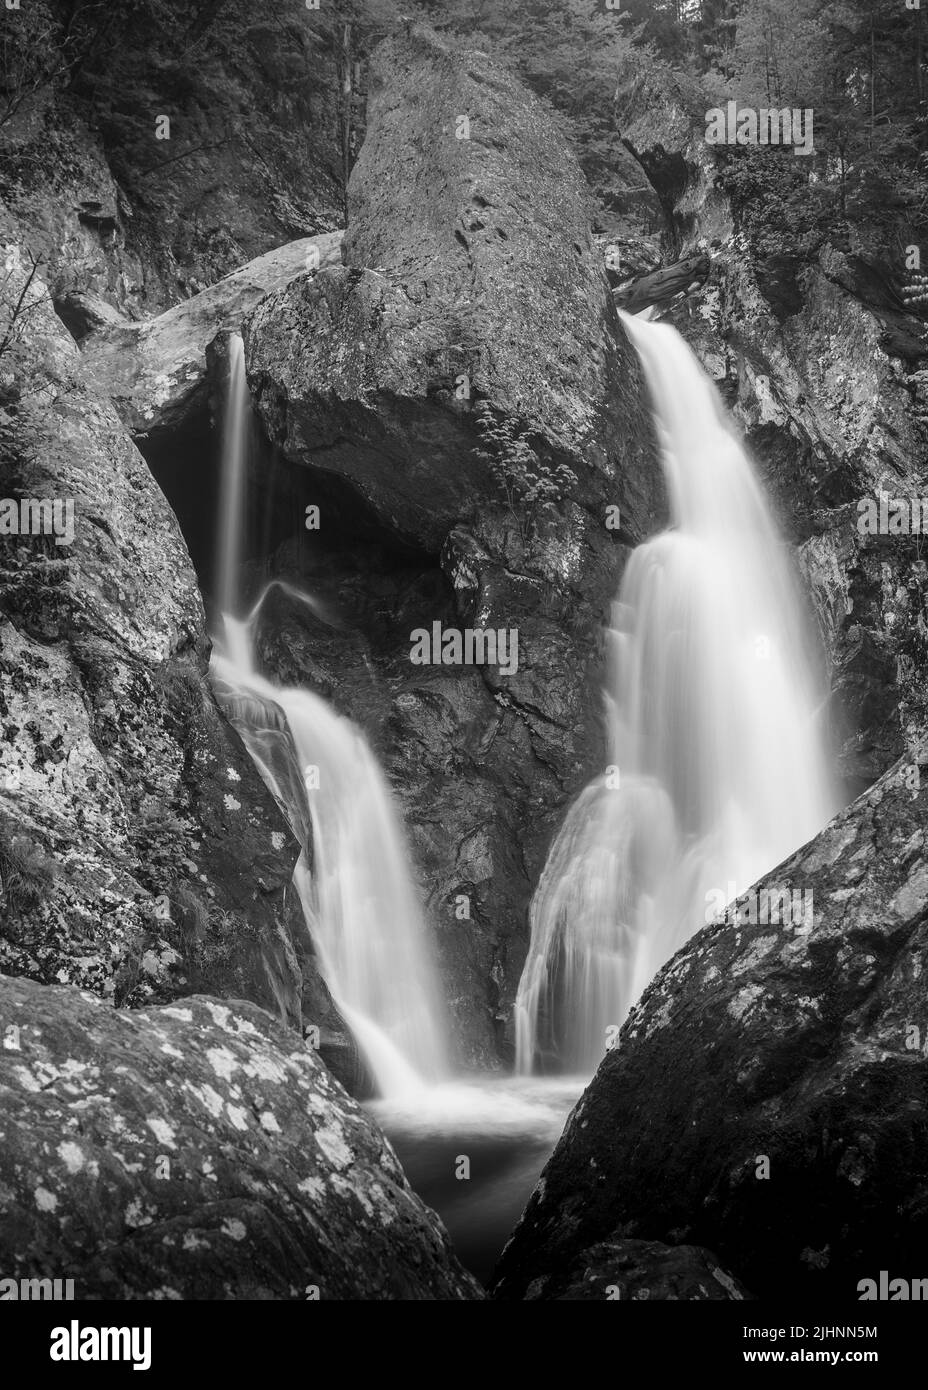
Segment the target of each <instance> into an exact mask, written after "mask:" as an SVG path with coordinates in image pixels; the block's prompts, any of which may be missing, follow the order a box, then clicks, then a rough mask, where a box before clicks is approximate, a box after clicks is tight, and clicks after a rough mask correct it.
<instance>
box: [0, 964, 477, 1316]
mask: <svg viewBox="0 0 928 1390" xmlns="http://www.w3.org/2000/svg"><path fill="white" fill-rule="evenodd" d="M0 1018H2V1020H3V1047H2V1048H0V1097H2V1106H0V1137H2V1142H0V1187H2V1189H3V1192H4V1201H3V1206H2V1212H0V1250H2V1251H3V1259H4V1273H5V1274H6V1275H9V1276H10V1277H12V1278H41V1277H58V1276H61V1274H62V1271H67V1275H68V1277H69V1278H73V1280H74V1284H75V1296H76V1298H77V1299H79V1300H81V1299H140V1300H148V1299H285V1300H304V1299H307V1298H312V1299H317V1298H318V1299H320V1300H325V1299H345V1298H348V1299H362V1300H363V1299H378V1300H379V1299H472V1298H479V1297H482V1291H481V1290H480V1289H479V1287H478V1285H477V1284H476V1283H475V1281H474V1280H473V1279H472V1278H471V1277H470V1276H469V1275H468V1274H466V1273H465V1272H464V1270H463V1269H462V1268H461V1266H460V1265H459V1264H458V1262H457V1261H456V1260H455V1258H454V1256H453V1255H452V1253H451V1251H450V1248H449V1245H448V1239H447V1236H446V1235H445V1232H444V1230H443V1228H442V1226H441V1224H440V1222H439V1221H438V1218H437V1217H436V1216H435V1215H434V1213H432V1212H431V1211H429V1209H428V1208H427V1207H425V1206H424V1205H423V1204H422V1202H420V1201H419V1199H418V1198H417V1197H416V1196H414V1194H413V1193H412V1191H411V1190H410V1188H409V1185H408V1183H407V1182H406V1179H405V1177H404V1176H403V1172H402V1169H401V1168H400V1166H399V1163H398V1162H397V1160H396V1157H395V1155H394V1153H393V1151H392V1149H391V1148H390V1146H389V1144H388V1143H387V1141H386V1140H385V1139H384V1137H383V1135H382V1134H381V1133H380V1131H379V1130H378V1129H377V1128H376V1127H375V1126H374V1125H373V1124H372V1123H371V1122H370V1121H369V1120H368V1119H367V1118H366V1116H365V1115H364V1113H363V1111H362V1110H361V1109H360V1108H359V1107H358V1106H357V1105H356V1104H355V1103H354V1102H353V1101H351V1100H350V1099H349V1098H348V1096H347V1095H346V1094H345V1093H344V1091H343V1090H342V1089H341V1087H340V1086H339V1085H338V1083H337V1082H335V1081H333V1080H332V1078H331V1077H330V1075H329V1073H328V1072H327V1070H326V1068H325V1067H324V1066H323V1065H322V1064H321V1062H319V1061H318V1060H317V1058H316V1056H315V1055H314V1053H313V1051H312V1049H311V1048H308V1047H306V1046H304V1044H303V1043H302V1042H301V1040H300V1039H299V1038H298V1037H297V1036H295V1035H294V1034H293V1033H292V1032H291V1031H289V1030H287V1029H283V1028H281V1027H279V1026H278V1025H276V1024H275V1023H274V1022H273V1020H272V1019H271V1018H270V1017H269V1016H268V1015H267V1014H266V1013H264V1012H263V1011H262V1010H261V1009H258V1008H255V1007H254V1006H253V1005H250V1004H246V1003H243V1002H241V1001H238V1000H232V1001H228V1002H225V1003H219V1002H218V1001H215V1000H212V999H204V998H200V997H193V998H190V999H188V1000H185V1001H184V1002H183V1004H177V1005H171V1006H168V1007H164V1008H155V1009H150V1010H145V1011H133V1012H117V1011H116V1010H113V1009H111V1008H109V1007H107V1006H106V1005H105V1004H101V1003H100V1002H99V1001H98V1000H97V999H95V998H94V997H93V996H90V995H86V994H82V993H80V992H78V991H77V990H73V989H59V988H51V989H49V988H42V987H40V986H37V985H33V984H31V983H29V982H27V981H24V980H10V979H6V978H4V977H0Z"/></svg>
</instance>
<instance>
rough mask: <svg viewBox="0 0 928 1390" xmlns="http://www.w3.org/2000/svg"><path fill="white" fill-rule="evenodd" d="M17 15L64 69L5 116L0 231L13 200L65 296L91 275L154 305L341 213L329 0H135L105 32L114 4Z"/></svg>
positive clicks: (340, 219)
mask: <svg viewBox="0 0 928 1390" xmlns="http://www.w3.org/2000/svg"><path fill="white" fill-rule="evenodd" d="M49 10H51V11H52V13H51V14H49V13H48V11H49ZM16 19H17V21H18V23H19V24H20V28H22V26H23V25H27V24H30V23H31V24H32V25H33V26H34V27H35V28H37V30H38V37H39V41H40V43H41V45H42V49H43V62H47V64H48V71H49V72H55V71H58V70H61V71H67V74H68V80H67V81H61V82H57V81H56V82H53V83H52V82H49V83H42V84H37V87H36V90H35V91H34V92H32V93H30V94H29V96H28V98H27V100H26V101H25V102H24V103H23V105H22V107H20V109H19V111H18V113H17V116H16V117H15V118H14V119H13V120H8V121H6V122H5V124H4V128H3V134H4V145H5V152H6V156H7V157H5V159H4V161H3V167H2V169H0V235H2V234H3V232H5V231H6V230H7V229H6V227H5V226H4V212H5V211H7V210H8V211H9V213H10V214H11V216H12V218H13V219H14V220H15V223H16V225H17V226H18V228H19V230H20V232H21V234H22V239H23V241H24V242H25V244H26V245H28V246H30V247H32V249H33V250H35V252H36V253H37V254H40V255H42V256H43V257H44V258H45V268H44V278H45V279H46V281H47V282H48V284H49V287H50V289H51V292H52V294H53V295H54V297H55V299H56V300H58V299H61V298H63V297H64V296H66V295H67V294H69V293H71V292H88V293H91V294H97V295H101V296H102V297H103V298H105V299H106V300H107V301H108V302H109V303H111V304H112V305H114V306H115V307H116V308H118V309H119V310H120V311H121V312H122V313H124V314H126V315H128V317H129V318H131V319H142V318H148V317H150V316H151V315H153V314H158V313H160V312H161V311H162V310H164V309H167V308H169V307H170V306H171V305H172V304H174V303H175V302H176V301H177V300H178V299H185V298H189V297H190V296H191V295H193V294H196V293H197V292H198V291H199V290H202V289H203V288H204V287H205V286H207V285H211V284H214V283H215V282H216V281H218V280H220V279H222V277H223V276H225V275H227V274H228V273H229V272H230V271H232V270H234V269H236V268H237V267H239V266H242V265H244V264H245V263H246V262H248V261H250V260H252V259H254V258H255V257H258V256H261V255H263V254H264V253H265V252H267V251H269V250H270V249H271V248H273V247H276V246H280V245H282V244H283V243H285V242H289V241H292V240H294V239H295V238H303V237H310V236H319V235H322V234H324V233H327V232H330V231H333V230H335V229H336V228H338V227H340V226H343V225H344V179H345V173H344V169H343V158H342V153H341V151H340V150H339V149H338V148H337V145H338V135H339V120H340V110H341V108H342V107H343V105H344V98H343V95H342V86H343V76H342V74H341V73H340V64H341V63H342V62H343V61H344V51H343V42H342V34H341V24H340V21H339V19H338V17H337V16H336V15H335V14H333V15H331V17H330V15H329V13H328V9H327V6H326V5H324V4H323V5H322V7H321V10H319V9H317V10H316V11H310V10H308V9H307V8H306V6H305V5H302V4H299V5H297V4H294V3H293V0H263V3H262V4H261V5H260V6H258V7H256V6H255V5H253V4H252V3H251V0H222V3H221V4H212V3H211V4H209V5H208V6H207V7H205V8H201V9H200V11H199V12H198V14H197V15H196V17H195V18H194V17H191V16H190V15H189V14H187V13H185V12H184V11H182V10H175V9H171V8H170V7H166V6H165V5H163V4H162V3H160V0H139V3H132V4H116V5H112V6H110V7H109V9H108V13H107V23H106V34H105V38H103V39H102V40H101V31H100V24H99V20H100V16H99V15H97V14H96V13H94V12H93V11H89V10H87V8H86V7H81V12H80V13H74V12H72V9H71V6H70V5H69V4H63V3H62V0H30V2H29V5H28V6H27V7H26V10H25V11H24V12H23V13H22V15H21V16H18V17H16ZM364 28H365V26H364V25H363V23H362V25H360V26H355V28H354V38H353V40H352V51H351V52H350V54H349V59H350V60H351V62H352V64H354V63H355V62H357V63H358V64H359V65H363V60H364V53H363V51H362V49H361V47H360V42H359V41H360V34H361V31H362V30H363V29H364ZM336 36H337V37H336ZM56 46H57V52H56V51H55V50H56ZM46 54H47V58H46V57H44V55H46ZM355 85H356V86H359V94H360V91H361V90H363V80H362V82H361V84H358V83H357V82H356V84H355ZM351 104H352V106H353V107H356V105H357V101H356V97H354V96H352V98H351ZM165 117H166V118H167V119H168V120H169V121H170V129H169V131H168V130H163V131H162V134H163V135H165V136H168V137H169V138H166V139H159V138H158V127H157V122H159V121H160V122H162V124H163V122H164V118H165ZM354 125H355V129H356V131H357V133H358V134H360V133H362V131H363V120H361V119H360V113H359V112H357V113H356V115H355V121H354Z"/></svg>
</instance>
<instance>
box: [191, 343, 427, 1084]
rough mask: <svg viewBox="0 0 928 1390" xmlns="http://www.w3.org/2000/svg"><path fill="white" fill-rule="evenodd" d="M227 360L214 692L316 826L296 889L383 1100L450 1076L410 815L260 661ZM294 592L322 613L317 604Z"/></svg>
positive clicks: (302, 697) (353, 738)
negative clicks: (240, 610) (409, 838)
mask: <svg viewBox="0 0 928 1390" xmlns="http://www.w3.org/2000/svg"><path fill="white" fill-rule="evenodd" d="M229 358H230V382H229V396H228V405H227V411H226V418H225V428H224V437H223V476H222V498H221V532H220V540H219V563H218V594H219V596H220V599H221V604H222V631H221V633H220V634H219V635H218V636H217V638H216V641H215V644H214V651H213V657H212V662H211V674H212V678H213V683H214V689H215V690H216V694H217V698H218V699H219V701H220V704H221V705H222V707H223V709H224V710H225V711H226V713H227V715H228V717H229V719H230V720H231V722H232V723H234V724H235V726H236V728H237V729H238V730H239V732H240V734H241V736H242V739H243V741H244V742H245V745H246V747H247V748H248V750H249V752H250V754H251V757H252V760H253V761H254V763H255V766H256V767H257V769H258V771H259V772H260V773H261V775H262V777H263V778H264V780H265V782H266V784H267V785H268V787H269V788H270V790H271V792H272V794H273V795H274V796H275V798H276V800H277V802H278V804H279V805H280V807H281V809H282V810H283V811H284V813H285V814H286V815H287V816H288V817H289V819H290V823H291V825H292V827H293V830H294V833H295V834H296V836H297V838H298V839H299V840H300V841H301V843H303V845H304V846H306V845H308V843H309V840H310V826H311V840H312V854H313V869H312V873H310V871H309V869H308V868H307V862H306V859H305V857H304V856H303V855H301V857H300V861H299V863H298V864H297V868H296V870H295V873H294V884H295V886H296V888H297V891H298V893H299V897H300V901H301V903H302V906H303V911H304V915H305V917H306V922H307V926H308V928H309V931H310V934H311V936H312V938H313V942H314V945H315V947H316V951H317V953H318V957H319V962H320V967H321V971H322V974H323V977H324V979H325V981H326V984H327V985H328V987H329V990H330V992H331V994H332V997H333V999H334V1000H335V1003H336V1005H337V1006H338V1008H339V1010H340V1011H341V1013H342V1016H343V1017H344V1019H345V1021H346V1023H347V1024H348V1025H349V1027H350V1028H351V1030H352V1032H353V1033H354V1036H355V1040H356V1042H357V1043H358V1046H359V1047H360V1049H361V1051H362V1053H363V1054H364V1057H365V1060H366V1062H367V1064H368V1066H369V1068H370V1070H371V1072H372V1074H373V1077H374V1080H375V1083H376V1085H377V1087H378V1090H379V1091H380V1093H381V1095H384V1096H397V1095H401V1094H405V1093H407V1092H409V1091H411V1090H414V1089H415V1088H417V1087H421V1086H422V1085H423V1084H424V1083H425V1082H426V1081H430V1080H435V1079H438V1078H440V1077H441V1076H443V1075H444V1074H445V1071H446V1056H445V1054H446V1047H445V1035H444V1029H443V1028H442V1026H441V1023H440V1019H441V1011H440V1007H439V995H438V988H437V982H436V979H435V975H434V972H433V969H432V966H431V963H430V960H429V956H428V950H427V939H426V931H425V924H424V922H423V919H422V913H421V910H420V907H419V903H418V900H417V895H416V891H415V888H414V886H413V883H412V879H411V876H410V873H409V869H408V863H409V855H408V851H407V848H406V844H405V838H404V834H403V829H402V825H401V822H400V818H399V815H398V813H397V810H396V807H395V806H394V804H393V800H392V797H391V794H390V791H389V788H388V786H387V783H386V780H385V778H384V776H383V773H382V772H381V770H380V768H379V767H378V765H377V761H376V759H375V758H374V755H373V753H372V752H371V750H370V748H369V746H368V745H367V743H366V741H365V739H364V737H363V736H362V734H361V733H360V731H359V730H358V729H357V728H356V727H355V726H354V725H353V724H352V723H351V722H350V720H348V719H345V718H343V717H342V716H340V715H338V714H336V713H335V711H334V710H332V709H331V708H330V707H329V706H328V705H327V704H326V702H325V701H324V700H322V699H321V698H320V697H319V696H318V695H314V694H312V693H311V692H309V691H306V690H299V689H293V688H282V687H279V686H277V685H275V684H274V683H273V682H272V681H270V680H267V679H266V678H265V677H263V676H262V675H260V673H259V672H258V670H257V669H256V661H255V652H254V633H255V629H256V626H257V624H258V622H259V620H260V616H261V607H262V603H263V600H264V597H265V595H266V593H267V592H268V590H265V593H264V594H262V596H261V598H260V599H259V600H258V602H257V604H256V605H255V607H254V609H253V611H252V612H251V614H250V616H248V617H247V618H245V619H239V618H237V617H235V616H233V615H234V614H235V613H236V611H237V606H238V583H239V573H240V562H241V554H240V552H241V535H242V525H243V508H242V498H243V494H244V488H245V481H246V471H247V434H248V429H249V427H250V426H249V417H250V403H249V398H248V391H247V384H246V380H245V362H244V351H243V347H242V340H241V339H240V338H238V337H237V336H236V337H233V338H231V339H230V350H229ZM271 587H274V586H268V588H271ZM280 587H283V588H285V589H286V588H287V586H280ZM289 592H290V593H291V595H292V596H294V597H297V598H300V599H301V600H302V601H303V602H304V603H307V604H308V605H309V606H310V607H316V609H317V612H318V611H321V610H319V608H318V605H314V601H313V600H312V598H310V597H308V596H305V595H301V594H295V593H294V591H292V590H290V591H289ZM287 734H289V738H287V737H286V735H287ZM282 735H283V737H282ZM294 755H295V756H294ZM307 814H308V820H309V823H310V825H309V826H307V825H306V823H305V822H306V819H307Z"/></svg>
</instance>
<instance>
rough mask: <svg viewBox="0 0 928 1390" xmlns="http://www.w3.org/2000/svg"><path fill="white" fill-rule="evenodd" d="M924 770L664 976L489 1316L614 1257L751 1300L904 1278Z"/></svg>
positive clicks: (898, 771) (901, 775) (918, 1116)
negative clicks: (651, 1256)
mask: <svg viewBox="0 0 928 1390" xmlns="http://www.w3.org/2000/svg"><path fill="white" fill-rule="evenodd" d="M926 766H928V742H926V741H924V740H923V741H922V743H921V744H920V746H919V748H918V751H917V755H916V756H915V758H913V759H912V760H910V761H904V762H902V763H899V764H897V765H896V766H894V767H893V768H892V769H891V770H890V771H889V772H887V773H886V774H885V775H884V777H883V778H882V779H881V780H880V781H879V782H878V783H877V784H876V785H875V786H874V787H873V788H872V789H871V790H870V791H869V792H868V793H867V794H866V795H865V796H863V797H861V798H860V799H859V800H858V801H857V802H856V803H855V805H853V806H852V807H850V808H849V809H848V810H846V811H845V812H843V813H842V814H841V815H840V816H838V817H837V819H836V820H835V821H833V822H832V824H831V825H830V826H829V827H828V828H827V829H826V830H824V831H823V832H822V833H821V835H819V836H818V837H817V839H815V840H813V841H812V843H811V844H810V845H807V846H806V847H805V848H804V849H802V850H800V851H799V852H798V853H797V854H796V855H794V856H793V857H792V858H791V859H789V860H787V861H786V863H785V864H783V865H781V866H780V868H779V869H778V870H777V871H775V873H774V874H772V875H770V876H769V877H768V879H767V880H766V881H765V885H764V886H766V887H768V888H769V889H771V890H772V889H775V888H784V889H785V888H788V889H789V890H790V891H791V892H792V893H797V892H798V893H800V894H801V895H803V896H802V898H801V904H802V910H801V911H800V912H798V913H796V914H795V915H794V916H792V917H791V921H790V922H787V923H785V924H783V923H782V922H781V924H779V925H764V924H763V922H762V921H761V922H758V921H757V918H758V916H759V915H760V914H758V913H757V911H756V910H755V907H756V904H757V902H758V900H757V899H756V898H755V899H753V900H752V899H751V898H750V896H749V897H748V898H747V899H742V900H741V901H740V902H739V905H738V910H739V913H740V920H739V921H737V922H735V921H732V922H729V923H720V924H718V925H715V926H712V927H707V928H706V929H704V930H703V931H701V932H699V933H698V934H697V935H696V936H695V937H694V938H693V939H692V941H690V942H689V944H688V945H687V946H686V947H684V949H683V950H682V951H680V952H679V953H678V954H677V955H676V956H675V957H674V958H673V960H672V961H671V962H670V963H669V964H668V965H667V966H666V967H665V968H664V969H663V970H662V971H661V973H660V974H659V975H658V977H657V978H656V980H655V981H654V983H653V984H652V985H651V986H650V988H649V989H648V990H647V991H646V993H645V995H644V996H643V998H642V1000H641V1001H640V1003H639V1004H638V1005H637V1006H636V1008H635V1009H634V1010H633V1012H632V1014H631V1016H630V1017H629V1019H628V1021H627V1023H626V1024H625V1027H624V1028H623V1030H622V1033H621V1035H620V1038H619V1042H618V1045H617V1047H616V1048H615V1050H614V1051H612V1052H611V1053H609V1054H608V1055H607V1056H606V1058H605V1060H604V1061H603V1063H602V1064H601V1066H600V1068H599V1071H598V1072H597V1074H596V1076H595V1078H594V1080H593V1082H592V1084H591V1085H590V1087H589V1088H588V1090H587V1091H586V1093H585V1094H584V1096H583V1097H582V1098H581V1100H580V1102H579V1103H578V1105H577V1107H576V1108H575V1110H574V1111H573V1114H572V1115H571V1117H570V1120H569V1122H568V1125H567V1128H566V1130H565V1132H564V1135H563V1137H562V1138H561V1141H560V1143H559V1144H558V1146H557V1149H556V1150H555V1152H554V1155H553V1157H552V1158H551V1160H550V1162H549V1164H548V1166H547V1168H546V1169H545V1171H544V1173H543V1175H542V1177H541V1179H540V1181H539V1185H538V1187H537V1189H536V1191H535V1193H534V1195H533V1197H532V1200H531V1202H530V1203H529V1205H528V1207H527V1208H526V1211H525V1213H524V1215H523V1217H522V1221H521V1223H520V1225H519V1226H518V1227H517V1229H516V1232H515V1235H514V1236H513V1239H512V1240H511V1241H510V1243H509V1245H508V1246H507V1248H506V1251H505V1252H504V1255H503V1258H502V1261H501V1264H500V1267H499V1270H498V1275H499V1283H498V1287H497V1293H498V1294H499V1295H500V1296H503V1297H510V1298H512V1297H522V1296H525V1295H526V1292H527V1290H529V1289H530V1288H532V1287H533V1286H534V1283H535V1281H537V1280H539V1279H544V1280H547V1281H552V1285H553V1287H555V1288H557V1287H561V1286H564V1285H565V1284H566V1283H569V1282H570V1281H571V1280H572V1279H573V1278H574V1277H575V1276H574V1270H575V1269H576V1268H577V1266H578V1262H582V1261H583V1260H584V1259H586V1258H588V1256H586V1255H584V1254H583V1253H582V1252H588V1251H589V1249H590V1247H592V1246H595V1245H598V1244H599V1243H600V1242H602V1241H614V1240H617V1239H626V1238H629V1237H634V1238H636V1239H639V1240H651V1241H666V1242H678V1243H684V1242H685V1243H697V1244H700V1245H705V1246H708V1247H710V1248H711V1249H712V1250H714V1251H715V1252H717V1254H718V1256H719V1258H720V1260H721V1261H722V1262H723V1264H724V1267H725V1268H726V1269H727V1270H729V1271H731V1272H732V1273H733V1274H734V1275H736V1276H737V1277H738V1278H739V1279H742V1280H743V1281H744V1283H745V1284H746V1286H747V1287H748V1288H749V1289H750V1290H751V1292H752V1293H753V1294H755V1295H756V1296H758V1297H776V1296H777V1294H782V1293H783V1291H784V1290H788V1291H789V1294H790V1297H794V1296H799V1297H801V1298H810V1299H818V1298H822V1297H833V1298H838V1299H841V1300H854V1299H856V1298H857V1297H858V1296H859V1295H858V1292H857V1285H858V1283H859V1281H860V1280H862V1279H865V1278H878V1275H879V1271H880V1270H881V1269H885V1270H889V1271H890V1272H891V1275H892V1276H893V1277H894V1276H895V1274H896V1272H898V1274H899V1275H902V1276H904V1277H906V1278H908V1277H913V1276H914V1275H915V1272H916V1271H917V1269H918V1268H920V1267H921V1266H920V1261H921V1260H922V1258H923V1252H924V1247H925V1240H926V1236H928V1228H926V1221H928V1217H926V1213H928V1020H926V1012H925V995H924V985H923V981H924V977H925V970H926V968H928V911H926V901H928V842H926V834H925V826H926V810H928V780H926ZM760 901H761V902H762V901H763V900H762V899H761V900H760ZM794 901H795V899H794ZM768 903H769V900H768ZM803 912H805V916H804V917H803ZM752 914H753V917H754V921H753V922H752V921H751V917H752ZM768 915H770V914H769V912H768ZM797 919H798V921H797ZM906 1271H908V1272H909V1273H908V1274H907V1273H906ZM545 1287H547V1285H545ZM541 1296H545V1295H544V1294H543V1293H542V1295H541Z"/></svg>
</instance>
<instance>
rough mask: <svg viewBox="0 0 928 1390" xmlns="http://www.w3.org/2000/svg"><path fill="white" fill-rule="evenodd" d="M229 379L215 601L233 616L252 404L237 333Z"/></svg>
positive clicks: (231, 341) (232, 337)
mask: <svg viewBox="0 0 928 1390" xmlns="http://www.w3.org/2000/svg"><path fill="white" fill-rule="evenodd" d="M228 343H229V348H228V351H229V378H228V386H227V395H226V409H225V418H224V420H223V428H222V470H221V475H220V480H219V487H220V490H219V545H218V547H217V551H216V555H217V565H216V602H217V604H218V606H219V610H220V612H221V613H232V612H234V610H235V602H236V599H237V596H238V583H239V567H240V561H241V545H242V528H243V523H244V515H243V512H244V505H245V482H246V470H247V467H248V435H249V430H250V424H251V420H250V415H251V404H250V400H249V396H248V379H247V377H246V375H245V344H244V343H243V341H242V339H241V336H240V335H239V334H238V333H232V334H231V335H230V336H229V340H228Z"/></svg>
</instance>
